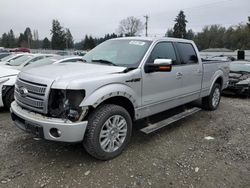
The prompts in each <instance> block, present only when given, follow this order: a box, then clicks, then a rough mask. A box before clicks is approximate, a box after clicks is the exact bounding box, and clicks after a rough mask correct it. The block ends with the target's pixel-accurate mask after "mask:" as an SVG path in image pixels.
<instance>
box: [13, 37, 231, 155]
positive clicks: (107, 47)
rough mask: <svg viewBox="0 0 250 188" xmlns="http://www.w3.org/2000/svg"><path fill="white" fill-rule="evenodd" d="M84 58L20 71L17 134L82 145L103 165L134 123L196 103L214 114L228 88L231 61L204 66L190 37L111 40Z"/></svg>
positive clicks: (15, 105) (122, 145)
mask: <svg viewBox="0 0 250 188" xmlns="http://www.w3.org/2000/svg"><path fill="white" fill-rule="evenodd" d="M83 58H84V61H85V63H74V64H67V63H64V64H57V65H48V66H44V67H40V68H39V69H36V68H34V69H29V70H27V71H24V72H21V73H19V74H18V78H17V81H16V85H15V101H14V102H13V103H12V104H11V114H12V119H13V121H14V123H15V125H16V126H17V127H19V128H20V129H22V130H25V131H28V132H32V133H35V134H36V135H37V136H39V137H42V138H44V139H47V140H52V141H61V142H71V143H72V142H82V143H83V146H84V148H85V149H86V150H87V152H88V153H90V154H91V155H92V156H94V157H95V158H97V159H101V160H108V159H111V158H114V157H116V156H118V155H119V154H120V153H121V152H122V151H123V150H124V148H125V146H126V145H127V144H128V142H129V140H130V137H131V132H132V125H133V122H134V121H136V120H139V119H142V118H145V117H149V116H152V115H154V114H157V113H159V112H163V111H165V110H168V109H171V108H174V107H177V106H180V105H183V104H186V103H189V102H191V101H194V100H198V99H202V106H203V108H204V109H208V110H215V109H216V108H217V107H218V105H219V102H220V97H221V90H223V89H224V88H225V87H226V86H227V83H228V73H229V67H228V63H226V62H218V61H217V62H216V61H208V62H202V61H201V58H200V55H199V53H198V50H197V48H196V45H195V44H194V43H193V42H192V41H189V40H183V39H174V38H141V37H131V38H118V39H112V40H108V41H106V42H104V43H102V44H100V45H99V46H97V47H96V48H94V49H93V50H91V51H90V52H88V53H87V54H86V55H85V56H84V57H83ZM188 113H190V112H188ZM175 119H176V116H175ZM177 119H178V118H177ZM163 123H164V121H163V122H161V123H160V124H154V125H149V127H150V126H151V127H150V129H151V128H152V126H153V128H152V130H155V129H157V128H160V127H162V125H163ZM168 123H169V122H168ZM168 123H167V122H166V124H168ZM150 129H147V131H144V132H147V133H148V132H150V131H148V130H150ZM144 130H145V129H144Z"/></svg>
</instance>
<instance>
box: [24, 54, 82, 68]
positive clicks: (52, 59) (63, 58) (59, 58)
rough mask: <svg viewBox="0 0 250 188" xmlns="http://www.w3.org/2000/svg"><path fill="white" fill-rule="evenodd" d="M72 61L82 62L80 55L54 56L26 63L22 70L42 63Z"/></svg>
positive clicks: (42, 64)
mask: <svg viewBox="0 0 250 188" xmlns="http://www.w3.org/2000/svg"><path fill="white" fill-rule="evenodd" d="M67 62H70V63H74V62H84V60H83V58H82V57H81V56H54V57H49V58H45V59H41V60H38V61H36V62H34V63H32V64H30V65H27V66H26V67H24V68H23V69H22V70H26V69H30V68H32V67H39V66H44V65H50V64H57V63H67Z"/></svg>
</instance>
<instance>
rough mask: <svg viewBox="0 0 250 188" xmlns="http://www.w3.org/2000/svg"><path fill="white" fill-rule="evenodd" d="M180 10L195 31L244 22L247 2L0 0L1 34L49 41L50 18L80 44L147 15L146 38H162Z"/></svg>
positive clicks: (248, 10)
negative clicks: (31, 33)
mask: <svg viewBox="0 0 250 188" xmlns="http://www.w3.org/2000/svg"><path fill="white" fill-rule="evenodd" d="M179 10H184V12H185V14H186V16H187V20H188V24H187V29H189V28H191V29H193V30H194V31H195V32H198V31H201V29H202V27H204V26H205V25H211V24H221V25H223V26H226V27H228V26H230V25H236V24H238V23H241V22H242V23H246V22H247V17H248V16H250V0H186V1H184V0H125V1H121V0H89V1H86V0H0V23H1V26H0V35H1V34H2V33H4V32H7V31H9V30H10V29H13V30H14V33H15V35H16V36H18V35H19V33H20V32H23V31H24V30H25V28H26V27H30V28H31V30H34V29H37V30H38V32H39V38H40V39H43V38H44V37H49V38H50V37H51V36H50V29H51V23H52V19H58V20H59V21H60V23H61V24H62V26H63V27H67V28H69V29H70V30H71V33H72V35H73V37H74V40H75V41H80V40H81V39H83V38H84V35H85V34H91V35H92V36H94V37H101V36H103V35H104V34H106V33H112V32H117V28H118V25H119V22H120V20H121V19H123V18H126V17H128V16H135V17H138V18H140V19H141V20H142V21H143V22H144V21H145V19H144V17H143V16H144V15H146V14H148V15H149V35H150V36H163V35H164V34H165V33H166V30H167V29H168V28H171V27H173V25H174V21H173V20H174V19H175V17H176V15H177V14H178V12H179ZM143 32H144V31H143ZM142 34H143V33H142Z"/></svg>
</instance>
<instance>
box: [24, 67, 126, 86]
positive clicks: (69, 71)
mask: <svg viewBox="0 0 250 188" xmlns="http://www.w3.org/2000/svg"><path fill="white" fill-rule="evenodd" d="M125 69H126V67H118V66H110V65H100V64H92V63H59V64H52V65H46V66H42V67H36V68H31V69H27V70H25V71H23V72H21V73H20V74H19V77H21V78H22V77H23V78H31V79H32V80H33V81H35V80H36V78H37V80H43V79H44V80H49V81H50V82H54V84H53V85H55V84H56V85H61V86H62V87H65V85H68V84H69V83H70V82H73V81H74V82H77V81H80V82H81V81H87V80H90V79H96V78H97V77H100V76H101V77H103V76H104V75H110V74H112V73H119V72H122V71H124V70H125ZM38 83H39V82H38Z"/></svg>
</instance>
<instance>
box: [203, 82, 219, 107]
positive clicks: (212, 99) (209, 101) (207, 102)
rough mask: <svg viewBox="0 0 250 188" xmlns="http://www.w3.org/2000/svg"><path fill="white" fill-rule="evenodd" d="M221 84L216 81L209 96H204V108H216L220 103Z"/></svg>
mask: <svg viewBox="0 0 250 188" xmlns="http://www.w3.org/2000/svg"><path fill="white" fill-rule="evenodd" d="M220 99H221V85H220V84H218V83H215V84H214V85H213V88H212V90H211V93H210V95H209V96H207V97H204V98H202V108H203V109H205V110H211V111H212V110H216V109H217V108H218V106H219V104H220Z"/></svg>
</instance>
